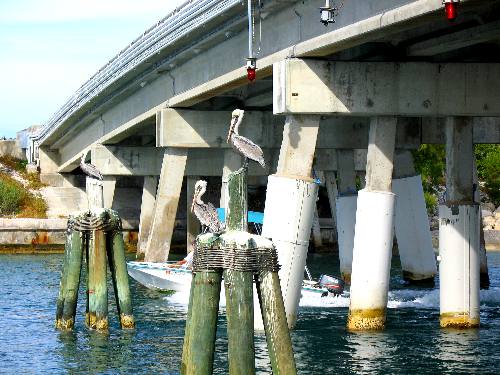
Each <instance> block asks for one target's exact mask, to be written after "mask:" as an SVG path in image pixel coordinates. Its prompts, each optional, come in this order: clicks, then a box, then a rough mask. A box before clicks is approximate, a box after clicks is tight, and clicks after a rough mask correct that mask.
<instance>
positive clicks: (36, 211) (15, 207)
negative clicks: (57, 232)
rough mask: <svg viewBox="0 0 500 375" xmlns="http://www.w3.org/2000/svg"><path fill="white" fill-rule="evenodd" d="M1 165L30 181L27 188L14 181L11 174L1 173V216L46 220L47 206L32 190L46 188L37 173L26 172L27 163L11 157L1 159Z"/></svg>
mask: <svg viewBox="0 0 500 375" xmlns="http://www.w3.org/2000/svg"><path fill="white" fill-rule="evenodd" d="M0 163H2V164H3V165H5V166H6V167H8V168H9V169H12V170H14V171H16V172H18V173H19V175H20V176H21V177H23V178H24V179H25V180H27V181H28V185H27V187H25V186H23V184H21V183H20V182H18V181H16V180H15V179H13V178H12V177H11V176H10V175H9V173H7V172H0V216H3V217H26V218H46V217H47V204H46V203H45V201H44V200H43V198H41V197H39V196H36V195H34V194H33V193H31V192H30V189H33V190H38V189H39V188H40V187H42V186H44V185H43V184H42V183H41V182H40V177H39V175H38V174H37V173H27V172H26V162H25V161H23V160H19V159H15V158H12V157H9V156H3V157H0Z"/></svg>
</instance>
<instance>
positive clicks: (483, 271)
mask: <svg viewBox="0 0 500 375" xmlns="http://www.w3.org/2000/svg"><path fill="white" fill-rule="evenodd" d="M472 173H473V175H472V178H473V183H474V202H476V203H477V204H479V215H480V217H479V287H480V288H481V289H489V287H490V275H489V274H488V258H487V256H486V243H485V242H484V229H483V216H482V215H481V197H480V193H479V180H478V177H477V164H476V159H475V157H474V159H473V169H472Z"/></svg>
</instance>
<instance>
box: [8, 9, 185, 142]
mask: <svg viewBox="0 0 500 375" xmlns="http://www.w3.org/2000/svg"><path fill="white" fill-rule="evenodd" d="M184 2H185V0H142V1H137V0H84V1H83V0H0V137H1V136H6V137H14V136H15V133H16V131H18V130H21V129H23V128H26V127H28V126H31V125H35V124H43V123H45V122H46V121H47V120H48V119H49V118H50V117H51V116H52V114H53V113H55V112H56V111H57V110H58V109H59V107H61V106H62V105H63V104H64V103H65V102H66V100H67V99H68V98H69V97H70V96H71V95H72V94H73V92H75V91H76V90H77V89H78V88H79V87H80V86H81V85H82V84H83V83H84V82H85V81H86V80H87V79H88V78H90V76H91V75H92V74H94V73H95V72H96V71H97V70H98V69H99V68H100V67H102V66H103V65H105V64H106V62H108V61H109V60H110V59H111V58H112V57H113V56H114V55H116V54H117V53H118V52H119V51H120V50H121V49H123V48H124V47H126V46H127V45H128V44H129V43H130V42H132V40H134V39H135V38H136V37H137V36H139V35H140V34H142V33H143V32H144V31H145V30H146V29H148V28H149V27H150V26H151V25H153V24H154V23H156V22H157V21H158V20H160V19H161V18H163V17H164V16H165V15H167V14H168V13H169V12H171V11H172V10H173V9H174V8H175V6H177V5H180V4H182V3H184Z"/></svg>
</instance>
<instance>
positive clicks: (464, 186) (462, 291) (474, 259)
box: [439, 117, 480, 328]
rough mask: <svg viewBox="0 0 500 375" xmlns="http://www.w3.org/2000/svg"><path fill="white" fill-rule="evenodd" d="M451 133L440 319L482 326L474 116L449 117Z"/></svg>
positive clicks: (449, 324)
mask: <svg viewBox="0 0 500 375" xmlns="http://www.w3.org/2000/svg"><path fill="white" fill-rule="evenodd" d="M445 134H446V195H447V201H446V203H445V204H444V205H441V206H440V207H439V255H440V258H441V261H440V265H439V279H440V295H439V296H440V324H441V327H443V328H473V327H477V326H479V280H480V276H479V263H480V259H479V247H480V232H479V225H480V214H479V205H478V204H477V203H476V202H474V186H473V185H474V178H473V160H474V151H473V147H474V146H473V143H472V142H473V138H472V121H471V120H470V119H469V118H465V117H449V118H447V119H446V123H445Z"/></svg>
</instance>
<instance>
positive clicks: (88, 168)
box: [80, 162, 103, 181]
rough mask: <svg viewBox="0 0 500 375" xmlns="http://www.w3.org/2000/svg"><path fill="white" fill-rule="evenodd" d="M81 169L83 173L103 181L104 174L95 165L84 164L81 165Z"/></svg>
mask: <svg viewBox="0 0 500 375" xmlns="http://www.w3.org/2000/svg"><path fill="white" fill-rule="evenodd" d="M80 168H81V169H82V171H83V173H85V174H86V175H87V176H89V177H92V178H95V179H97V180H101V181H102V179H103V178H102V174H101V172H99V170H98V169H97V168H96V167H95V166H94V165H92V164H87V163H85V162H83V163H80Z"/></svg>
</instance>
